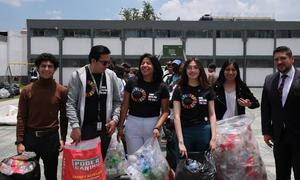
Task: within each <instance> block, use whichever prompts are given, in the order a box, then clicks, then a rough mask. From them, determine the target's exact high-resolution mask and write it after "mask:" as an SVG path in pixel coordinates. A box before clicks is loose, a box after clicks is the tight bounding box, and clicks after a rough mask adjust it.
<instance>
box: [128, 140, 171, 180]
mask: <svg viewBox="0 0 300 180" xmlns="http://www.w3.org/2000/svg"><path fill="white" fill-rule="evenodd" d="M125 171H126V173H127V174H128V175H129V176H130V178H131V179H132V180H168V179H169V172H170V168H169V165H168V162H167V160H166V159H165V157H164V156H163V154H162V152H161V150H160V147H159V144H158V141H157V140H153V139H152V138H149V139H148V140H147V141H146V142H145V143H144V145H143V146H142V147H141V148H140V149H138V150H137V151H136V152H135V153H134V154H133V155H129V156H128V166H127V168H126V169H125Z"/></svg>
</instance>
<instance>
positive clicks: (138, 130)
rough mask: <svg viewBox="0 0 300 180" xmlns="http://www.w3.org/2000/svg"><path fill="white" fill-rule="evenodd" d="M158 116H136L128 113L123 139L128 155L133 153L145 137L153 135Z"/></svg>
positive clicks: (143, 141)
mask: <svg viewBox="0 0 300 180" xmlns="http://www.w3.org/2000/svg"><path fill="white" fill-rule="evenodd" d="M157 120H158V117H149V118H147V117H146V118H145V117H137V116H132V115H128V117H127V121H126V125H125V139H126V145H127V153H128V155H132V154H133V153H135V152H136V151H137V150H138V149H139V148H140V147H141V146H142V145H143V144H144V143H145V141H146V140H147V139H149V138H150V137H152V136H153V128H154V127H155V125H156V123H157Z"/></svg>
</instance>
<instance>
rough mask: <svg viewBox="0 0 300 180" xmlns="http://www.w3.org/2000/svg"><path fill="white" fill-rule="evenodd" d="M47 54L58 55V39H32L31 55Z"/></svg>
mask: <svg viewBox="0 0 300 180" xmlns="http://www.w3.org/2000/svg"><path fill="white" fill-rule="evenodd" d="M45 52H47V53H51V54H53V55H58V54H59V46H58V39H57V38H56V37H32V38H31V54H41V53H45Z"/></svg>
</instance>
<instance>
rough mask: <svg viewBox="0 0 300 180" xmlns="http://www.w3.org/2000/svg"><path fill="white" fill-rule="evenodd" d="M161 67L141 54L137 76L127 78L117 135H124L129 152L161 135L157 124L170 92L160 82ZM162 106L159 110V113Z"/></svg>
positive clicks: (163, 116)
mask: <svg viewBox="0 0 300 180" xmlns="http://www.w3.org/2000/svg"><path fill="white" fill-rule="evenodd" d="M162 74H163V72H162V69H161V65H160V63H159V61H158V59H157V58H156V57H155V56H152V55H150V54H144V55H142V56H141V57H140V60H139V71H138V76H137V79H134V80H130V81H128V82H127V84H126V86H125V91H124V99H123V103H122V107H121V115H120V122H119V125H118V139H121V137H122V135H123V127H124V121H125V118H126V115H127V112H128V110H129V115H128V117H127V121H126V126H125V139H126V145H127V152H128V154H129V155H131V154H133V153H134V152H135V151H136V150H138V149H139V148H140V147H141V146H142V145H143V144H144V142H145V141H146V140H147V139H148V138H150V137H153V138H158V137H159V136H160V128H161V126H162V124H163V123H164V122H165V121H166V119H167V117H168V113H169V109H168V103H169V92H168V88H167V86H166V85H165V84H164V83H163V82H162ZM161 110H162V113H161Z"/></svg>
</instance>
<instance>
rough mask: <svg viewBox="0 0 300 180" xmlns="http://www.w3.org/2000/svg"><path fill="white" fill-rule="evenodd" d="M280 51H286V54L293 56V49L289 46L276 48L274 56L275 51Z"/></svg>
mask: <svg viewBox="0 0 300 180" xmlns="http://www.w3.org/2000/svg"><path fill="white" fill-rule="evenodd" d="M278 52H286V55H288V56H289V57H292V56H293V53H292V50H291V49H290V48H289V47H287V46H279V47H277V48H276V49H274V51H273V56H274V55H275V53H278Z"/></svg>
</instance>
